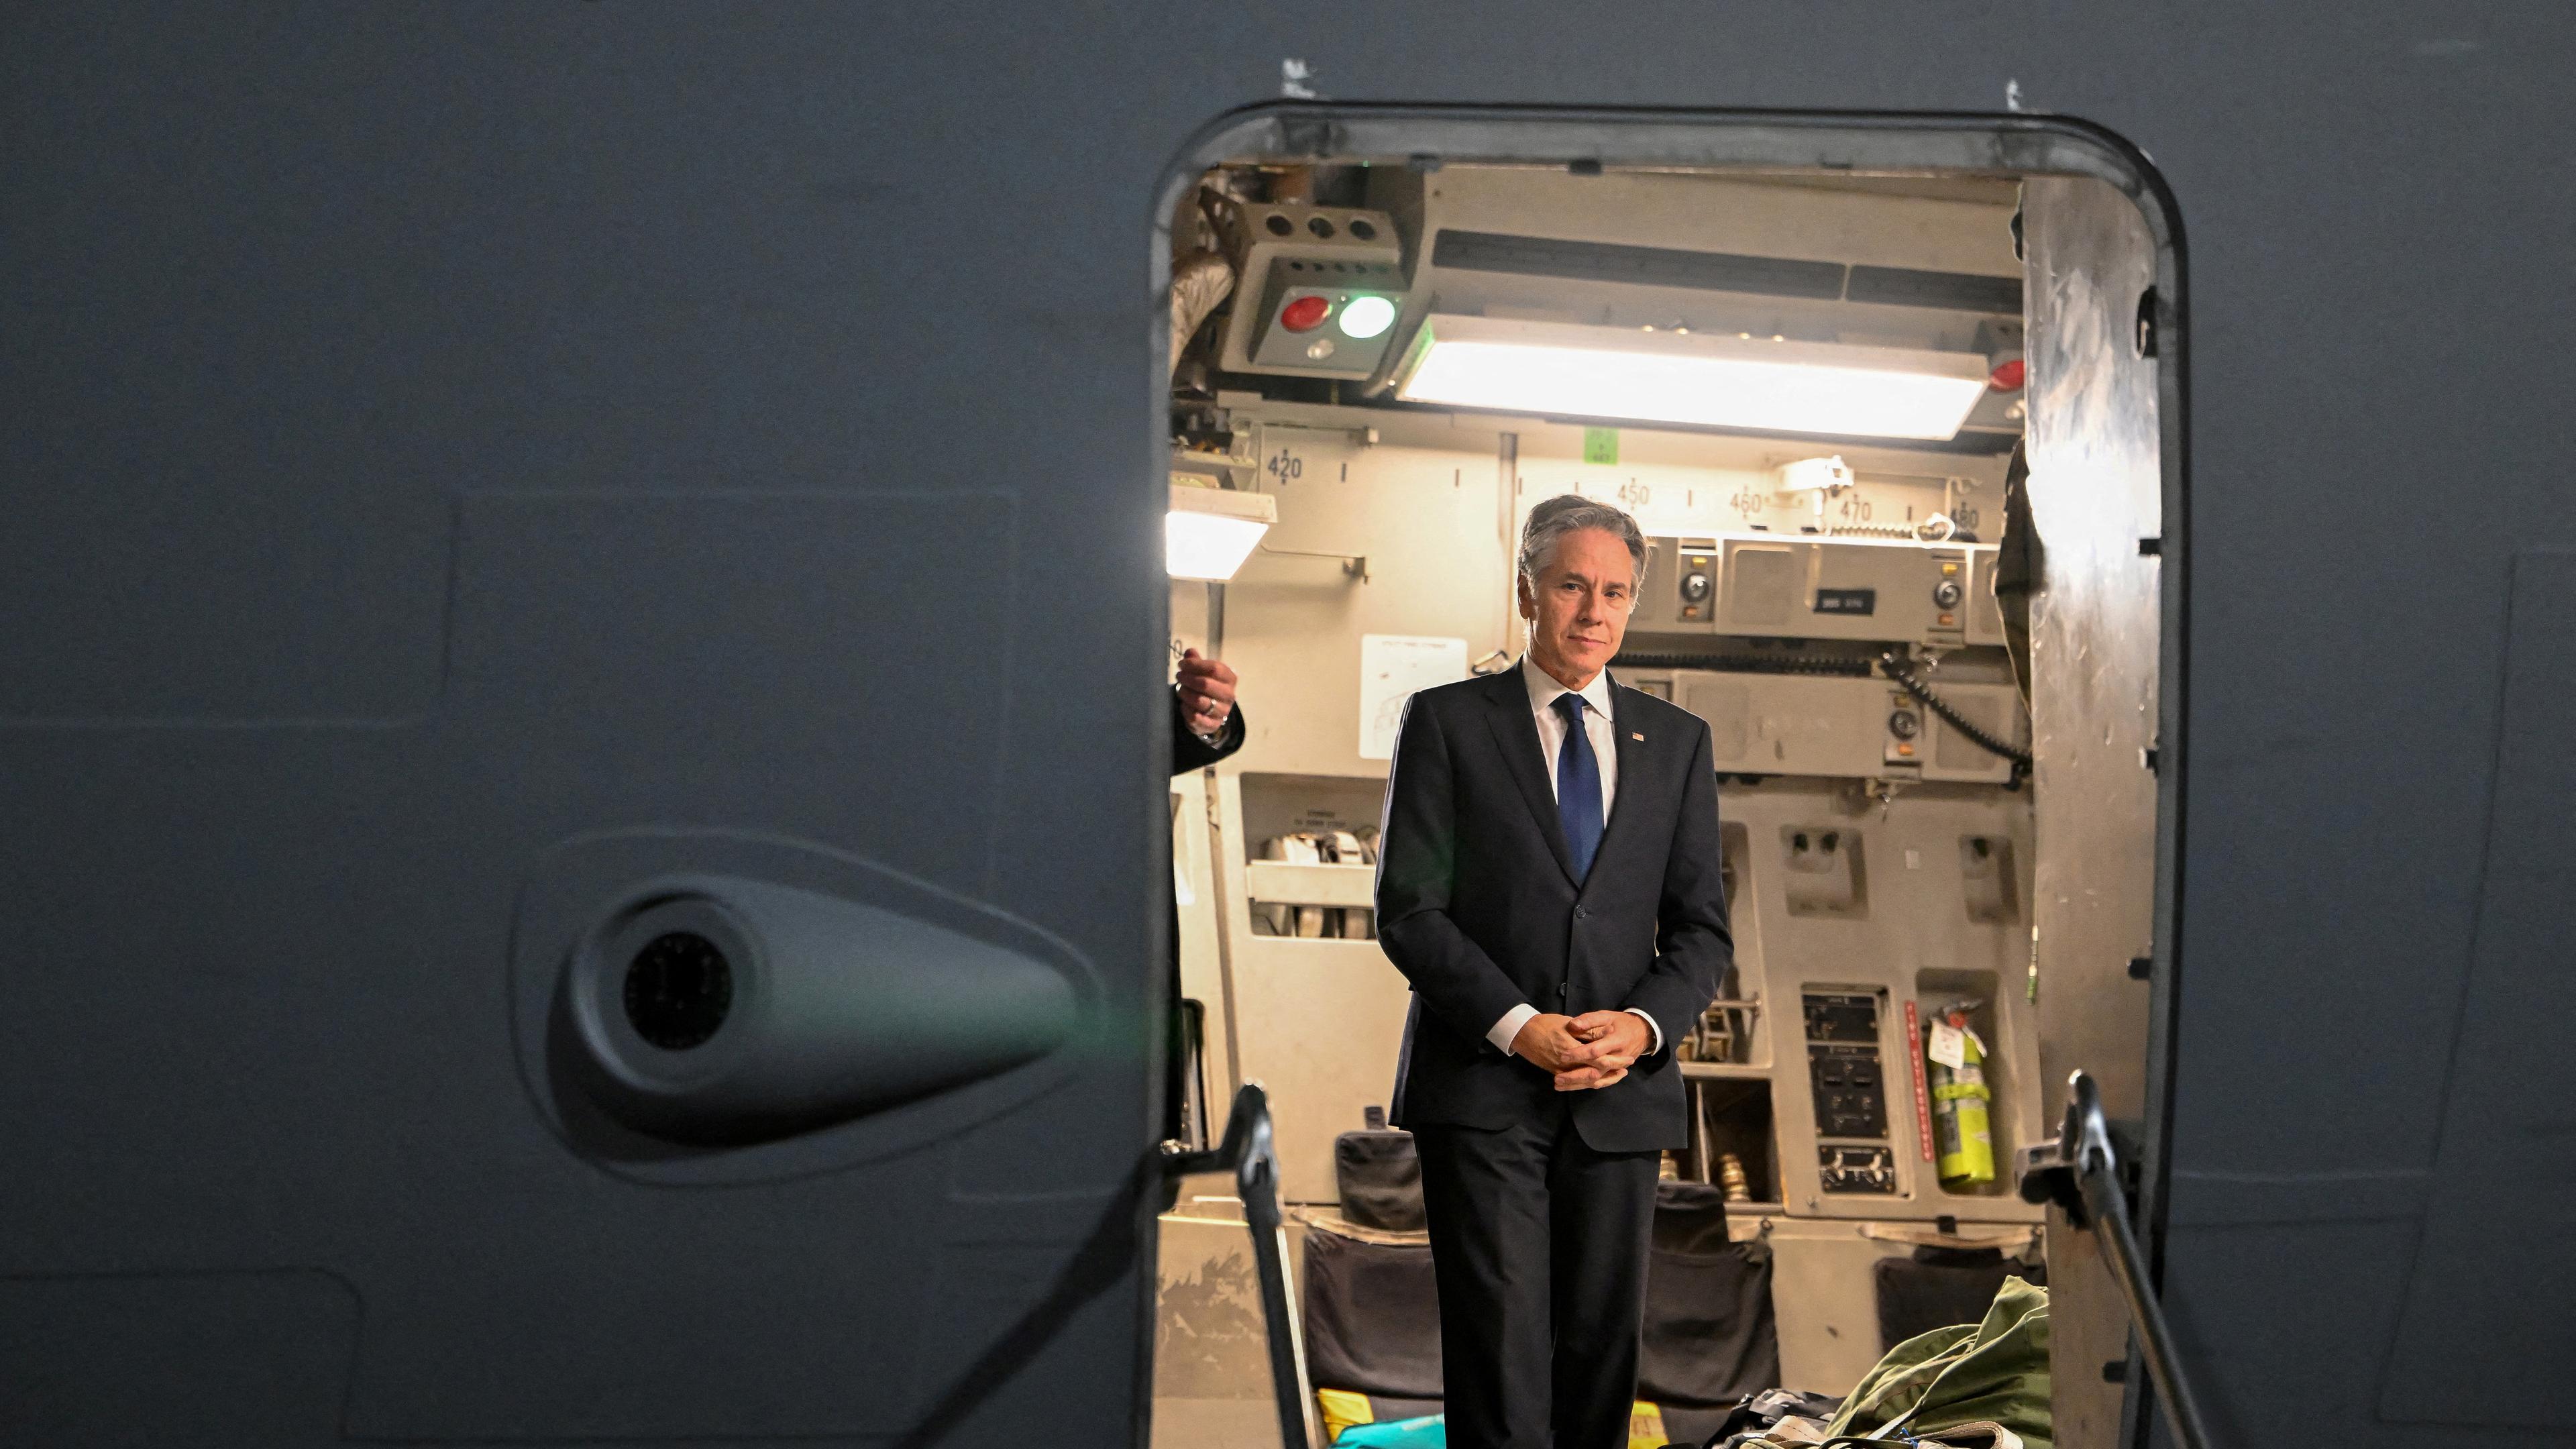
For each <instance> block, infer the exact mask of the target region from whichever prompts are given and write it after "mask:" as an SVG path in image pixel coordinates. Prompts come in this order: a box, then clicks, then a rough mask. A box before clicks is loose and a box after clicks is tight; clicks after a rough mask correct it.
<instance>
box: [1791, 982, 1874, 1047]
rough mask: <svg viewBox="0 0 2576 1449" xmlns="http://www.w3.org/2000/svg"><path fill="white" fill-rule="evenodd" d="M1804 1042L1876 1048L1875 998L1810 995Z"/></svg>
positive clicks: (1846, 993)
mask: <svg viewBox="0 0 2576 1449" xmlns="http://www.w3.org/2000/svg"><path fill="white" fill-rule="evenodd" d="M1806 1007H1807V1040H1809V1041H1835V1042H1855V1043H1858V1044H1860V1045H1863V1046H1870V1047H1875V1046H1877V1045H1878V994H1877V993H1876V992H1872V991H1810V992H1808V993H1807V998H1806Z"/></svg>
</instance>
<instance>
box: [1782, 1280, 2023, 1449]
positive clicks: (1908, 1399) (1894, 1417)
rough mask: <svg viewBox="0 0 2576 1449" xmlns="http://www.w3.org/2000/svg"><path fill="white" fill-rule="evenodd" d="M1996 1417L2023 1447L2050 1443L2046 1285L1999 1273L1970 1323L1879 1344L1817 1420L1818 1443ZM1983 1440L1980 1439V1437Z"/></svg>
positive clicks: (1901, 1435)
mask: <svg viewBox="0 0 2576 1449" xmlns="http://www.w3.org/2000/svg"><path fill="white" fill-rule="evenodd" d="M1983 1423H1992V1424H1999V1425H2001V1426H2003V1427H2004V1428H2005V1429H2008V1430H2010V1431H2011V1432H2012V1433H2013V1434H2014V1435H2016V1436H2018V1437H2019V1438H2020V1439H2021V1440H2022V1442H2023V1443H2024V1444H2025V1445H2027V1446H2029V1449H2052V1437H2051V1433H2050V1420H2049V1402H2048V1290H2047V1289H2045V1288H2034V1287H2032V1286H2031V1285H2030V1284H2028V1283H2026V1282H2023V1281H2022V1280H2021V1279H2019V1278H2006V1279H2005V1280H2004V1286H2003V1288H2002V1290H2001V1291H2000V1292H1998V1293H1996V1294H1995V1301H1994V1303H1993V1305H1992V1306H1990V1307H1989V1308H1987V1309H1986V1317H1985V1321H1984V1322H1982V1323H1979V1324H1977V1325H1975V1326H1973V1327H1970V1326H1968V1325H1965V1324H1962V1325H1960V1326H1958V1327H1955V1328H1936V1329H1934V1330H1933V1331H1931V1332H1930V1333H1925V1334H1918V1335H1916V1336H1915V1337H1913V1338H1909V1339H1907V1340H1905V1341H1904V1342H1903V1343H1900V1344H1898V1345H1897V1346H1896V1347H1894V1348H1891V1349H1889V1350H1888V1351H1887V1356H1886V1357H1884V1358H1882V1359H1880V1360H1879V1361H1878V1366H1877V1367H1875V1368H1873V1369H1871V1370H1870V1371H1869V1373H1868V1375H1867V1376H1866V1377H1864V1378H1863V1379H1862V1380H1861V1381H1860V1385H1859V1387H1857V1388H1855V1389H1853V1390H1852V1392H1851V1396H1850V1397H1849V1398H1847V1399H1845V1400H1843V1406H1842V1408H1841V1410H1839V1411H1838V1412H1836V1413H1835V1415H1834V1417H1833V1419H1832V1421H1831V1422H1830V1423H1828V1424H1827V1425H1826V1426H1825V1436H1826V1437H1825V1442H1826V1443H1828V1444H1831V1443H1833V1442H1834V1441H1835V1440H1836V1439H1837V1438H1842V1439H1863V1440H1890V1439H1933V1440H1937V1439H1939V1438H1940V1437H1941V1431H1942V1430H1944V1429H1952V1428H1965V1427H1966V1426H1968V1425H1972V1424H1983ZM1980 1437H1982V1436H1980Z"/></svg>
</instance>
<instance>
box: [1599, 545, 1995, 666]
mask: <svg viewBox="0 0 2576 1449" xmlns="http://www.w3.org/2000/svg"><path fill="white" fill-rule="evenodd" d="M1649 547H1650V548H1651V549H1652V551H1653V561H1652V562H1651V563H1650V564H1649V565H1648V566H1647V569H1646V577H1647V580H1648V584H1647V588H1646V592H1645V595H1644V597H1642V598H1641V599H1640V600H1639V601H1638V607H1637V612H1636V614H1635V615H1634V616H1633V617H1632V618H1631V619H1630V620H1629V623H1628V628H1629V632H1630V633H1632V634H1725V635H1735V636H1739V637H1750V638H1785V639H1852V640H1861V641H1866V642H1870V643H1890V644H1892V643H1922V644H1931V645H1938V646H1940V647H1943V648H1952V649H1955V648H1958V647H1960V646H1962V645H1969V644H1977V645H1999V644H2001V643H2002V642H2003V616H2002V615H2001V614H2000V613H1998V612H1997V611H1996V609H1995V604H1994V565H1995V545H1993V544H1990V543H1989V544H1973V543H1916V542H1910V541H1908V540H1904V539H1882V538H1823V537H1816V536H1813V535H1803V534H1788V533H1735V534H1717V535H1713V536H1710V537H1706V538H1658V539H1655V540H1652V542H1651V543H1650V544H1649Z"/></svg>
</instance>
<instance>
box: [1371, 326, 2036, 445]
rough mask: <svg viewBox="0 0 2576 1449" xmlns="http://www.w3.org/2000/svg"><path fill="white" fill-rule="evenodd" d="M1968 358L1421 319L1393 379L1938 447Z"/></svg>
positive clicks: (1487, 396) (1962, 400)
mask: <svg viewBox="0 0 2576 1449" xmlns="http://www.w3.org/2000/svg"><path fill="white" fill-rule="evenodd" d="M1986 373H1987V362H1986V359H1985V357H1983V356H1982V355H1980V354H1977V353H1969V352H1934V351H1929V350H1917V349H1913V348H1903V347H1859V346H1846V345H1844V344H1841V343H1834V342H1775V341H1772V340H1770V339H1768V338H1758V337H1740V336H1728V335H1723V334H1720V335H1714V336H1712V335H1709V334H1706V333H1695V332H1680V331H1665V332H1656V331H1645V330H1642V329H1640V330H1633V331H1632V330H1629V329H1626V328H1617V327H1597V326H1587V325H1584V324H1581V323H1572V322H1530V321H1519V320H1512V319H1506V318H1499V317H1466V316H1456V315H1449V314H1434V315H1433V316H1431V317H1430V318H1429V319H1428V320H1426V321H1425V322H1424V323H1423V324H1422V330H1421V331H1420V332H1419V333H1417V334H1415V336H1414V340H1413V347H1412V350H1411V351H1410V352H1408V353H1407V354H1406V356H1405V360H1404V365H1403V366H1402V367H1400V368H1398V369H1397V371H1396V396H1398V397H1400V398H1403V399H1404V400H1405V401H1407V402H1421V403H1445V404H1448V405H1450V406H1453V407H1471V408H1491V409H1495V410H1498V411H1503V412H1520V413H1538V414H1542V415H1548V416H1556V417H1586V418H1632V419H1635V420H1637V421H1639V422H1654V423H1682V424H1687V425H1690V426H1695V427H1712V428H1743V429H1749V430H1754V431H1759V432H1770V433H1823V434H1830V435H1834V436H1849V437H1868V438H1917V439H1947V438H1950V437H1954V436H1956V435H1957V433H1958V431H1959V426H1960V424H1962V423H1964V422H1966V421H1967V419H1968V414H1969V412H1970V410H1972V409H1974V408H1975V407H1976V405H1977V399H1978V398H1980V397H1982V396H1984V395H1985V391H1986Z"/></svg>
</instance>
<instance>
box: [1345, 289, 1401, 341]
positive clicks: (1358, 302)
mask: <svg viewBox="0 0 2576 1449" xmlns="http://www.w3.org/2000/svg"><path fill="white" fill-rule="evenodd" d="M1394 325H1395V304H1394V303H1393V302H1390V301H1388V300H1387V299H1385V298H1384V297H1353V298H1352V299H1350V300H1349V301H1348V302H1345V303H1343V304H1342V334H1343V335H1344V336H1346V337H1358V338H1370V337H1375V336H1376V335H1378V334H1379V333H1381V332H1384V331H1385V330H1386V329H1388V328H1389V327H1392V326H1394Z"/></svg>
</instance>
